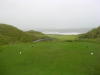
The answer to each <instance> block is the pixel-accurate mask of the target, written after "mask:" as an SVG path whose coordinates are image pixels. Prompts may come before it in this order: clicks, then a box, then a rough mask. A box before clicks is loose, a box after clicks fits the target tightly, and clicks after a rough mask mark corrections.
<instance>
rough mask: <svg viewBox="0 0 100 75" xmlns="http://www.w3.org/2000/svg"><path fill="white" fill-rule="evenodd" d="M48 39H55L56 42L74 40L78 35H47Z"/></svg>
mask: <svg viewBox="0 0 100 75" xmlns="http://www.w3.org/2000/svg"><path fill="white" fill-rule="evenodd" d="M48 36H49V37H52V38H56V39H58V40H62V41H64V40H75V39H77V37H78V35H56V34H48Z"/></svg>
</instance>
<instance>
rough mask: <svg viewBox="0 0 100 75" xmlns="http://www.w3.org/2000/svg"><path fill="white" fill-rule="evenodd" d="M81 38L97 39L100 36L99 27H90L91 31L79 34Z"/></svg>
mask: <svg viewBox="0 0 100 75" xmlns="http://www.w3.org/2000/svg"><path fill="white" fill-rule="evenodd" d="M79 38H81V39H98V38H100V27H98V28H95V29H92V30H91V31H89V32H87V33H85V34H81V35H80V37H79Z"/></svg>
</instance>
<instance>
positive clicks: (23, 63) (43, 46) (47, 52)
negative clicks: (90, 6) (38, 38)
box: [0, 42, 100, 75]
mask: <svg viewBox="0 0 100 75" xmlns="http://www.w3.org/2000/svg"><path fill="white" fill-rule="evenodd" d="M91 50H94V55H93V56H91V55H90V52H91ZM19 51H21V52H22V55H20V54H19ZM99 58H100V45H99V44H95V43H88V42H71V43H70V42H38V43H27V44H16V45H6V46H2V47H0V75H100V72H99V71H100V60H99Z"/></svg>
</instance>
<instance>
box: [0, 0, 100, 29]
mask: <svg viewBox="0 0 100 75" xmlns="http://www.w3.org/2000/svg"><path fill="white" fill-rule="evenodd" d="M0 23H6V24H12V25H14V26H17V27H19V28H21V29H43V28H44V29H45V28H46V29H49V28H50V29H52V28H53V29H55V28H56V29H60V28H64V29H68V28H91V27H97V26H99V25H100V0H0Z"/></svg>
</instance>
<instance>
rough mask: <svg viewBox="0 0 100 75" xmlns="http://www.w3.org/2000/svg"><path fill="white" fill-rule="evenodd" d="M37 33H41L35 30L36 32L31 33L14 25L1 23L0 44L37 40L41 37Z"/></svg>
mask: <svg viewBox="0 0 100 75" xmlns="http://www.w3.org/2000/svg"><path fill="white" fill-rule="evenodd" d="M36 35H40V33H39V32H36V31H34V33H33V34H32V35H31V33H29V32H23V31H21V30H19V29H18V28H16V27H14V26H11V25H7V24H0V44H9V43H17V42H32V41H33V40H37V39H38V37H40V36H36ZM41 35H42V33H41ZM42 36H44V35H42Z"/></svg>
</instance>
